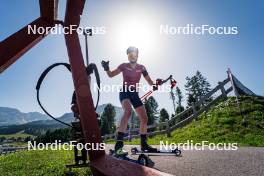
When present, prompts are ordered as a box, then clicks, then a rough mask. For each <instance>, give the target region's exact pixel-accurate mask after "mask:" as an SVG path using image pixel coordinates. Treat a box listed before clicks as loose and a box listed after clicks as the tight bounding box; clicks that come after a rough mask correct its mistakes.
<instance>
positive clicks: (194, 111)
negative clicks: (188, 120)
mask: <svg viewBox="0 0 264 176" xmlns="http://www.w3.org/2000/svg"><path fill="white" fill-rule="evenodd" d="M192 110H193V115H194V116H196V115H197V111H196V109H195V103H192Z"/></svg>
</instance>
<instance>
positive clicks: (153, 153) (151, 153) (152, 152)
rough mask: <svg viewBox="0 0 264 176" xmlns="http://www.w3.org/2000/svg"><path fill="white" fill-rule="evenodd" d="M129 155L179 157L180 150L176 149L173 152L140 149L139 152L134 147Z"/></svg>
mask: <svg viewBox="0 0 264 176" xmlns="http://www.w3.org/2000/svg"><path fill="white" fill-rule="evenodd" d="M131 154H132V155H141V154H145V155H147V156H161V155H162V156H176V157H178V156H181V150H180V149H179V148H176V149H174V150H164V151H161V150H158V149H156V148H152V147H150V148H142V149H141V150H139V149H138V148H136V147H133V148H131Z"/></svg>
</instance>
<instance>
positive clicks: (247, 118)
mask: <svg viewBox="0 0 264 176" xmlns="http://www.w3.org/2000/svg"><path fill="white" fill-rule="evenodd" d="M187 140H193V142H194V143H196V142H201V141H209V142H212V143H224V142H225V143H238V145H239V146H257V147H260V146H261V147H263V146H264V100H263V99H259V98H254V97H242V98H241V105H240V108H238V106H237V104H236V101H235V98H229V99H228V101H225V102H222V103H220V104H218V105H217V106H215V107H214V108H212V109H211V110H210V111H209V112H207V113H203V114H202V115H200V116H199V117H198V118H197V119H196V120H194V121H193V122H192V123H190V124H189V125H187V126H185V127H183V128H180V129H177V130H175V131H173V132H172V137H167V136H166V135H159V136H155V137H153V138H150V139H149V143H150V144H159V143H160V141H168V142H169V143H180V142H186V141H187ZM126 143H127V144H139V140H138V139H135V140H133V141H132V142H126Z"/></svg>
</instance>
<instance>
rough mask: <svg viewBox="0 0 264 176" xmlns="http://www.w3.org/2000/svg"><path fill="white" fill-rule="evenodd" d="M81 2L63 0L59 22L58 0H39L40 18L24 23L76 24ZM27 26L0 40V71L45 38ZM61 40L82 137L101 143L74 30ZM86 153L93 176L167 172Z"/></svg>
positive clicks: (149, 175) (99, 152) (153, 175)
mask: <svg viewBox="0 0 264 176" xmlns="http://www.w3.org/2000/svg"><path fill="white" fill-rule="evenodd" d="M84 4H85V0H67V6H66V12H65V18H64V21H59V20H58V19H57V13H58V0H39V5H40V17H39V18H37V19H36V20H34V21H33V22H31V23H30V24H28V25H32V26H33V25H35V26H36V27H44V28H47V27H54V26H55V25H56V24H62V25H63V26H64V27H69V26H70V25H77V26H79V24H80V20H81V19H80V17H81V15H82V12H83V9H84ZM28 25H27V26H28ZM27 26H25V27H23V28H22V29H20V30H19V31H17V32H16V33H14V34H12V35H11V36H9V37H8V38H6V39H5V40H3V41H1V42H0V73H1V72H3V71H4V70H5V69H7V68H8V67H9V66H11V64H12V63H14V62H15V61H16V60H18V59H19V58H20V57H21V56H22V55H23V54H24V53H26V52H27V51H29V50H30V49H31V48H32V47H33V46H34V45H36V44H37V43H38V42H40V41H41V40H42V39H44V38H45V36H46V34H44V35H42V34H28V32H27ZM65 42H66V46H67V52H68V56H69V62H70V66H71V71H72V78H73V83H74V89H75V92H76V97H77V102H78V108H79V112H80V122H81V128H82V133H83V135H84V140H85V142H86V143H102V139H101V134H100V130H99V124H98V122H97V117H96V112H95V110H94V104H93V100H92V95H91V91H90V85H89V82H88V79H87V74H86V70H85V64H84V60H83V55H82V52H81V46H80V41H79V38H78V34H77V32H76V31H73V32H72V33H70V34H65ZM88 155H89V160H90V167H91V170H92V172H93V175H109V176H124V175H128V176H145V175H146V176H157V175H167V174H166V173H162V172H160V171H157V170H155V169H152V168H148V167H145V166H141V165H139V164H135V163H132V162H129V161H124V160H120V159H117V158H114V157H112V156H109V155H107V154H106V153H105V151H104V150H96V151H95V150H90V151H88Z"/></svg>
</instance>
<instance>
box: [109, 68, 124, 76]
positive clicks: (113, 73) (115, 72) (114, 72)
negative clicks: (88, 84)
mask: <svg viewBox="0 0 264 176" xmlns="http://www.w3.org/2000/svg"><path fill="white" fill-rule="evenodd" d="M106 73H107V75H108V76H109V77H110V78H112V77H114V76H116V75H118V74H119V73H121V70H119V69H118V68H117V69H115V70H113V71H111V70H108V71H106Z"/></svg>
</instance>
